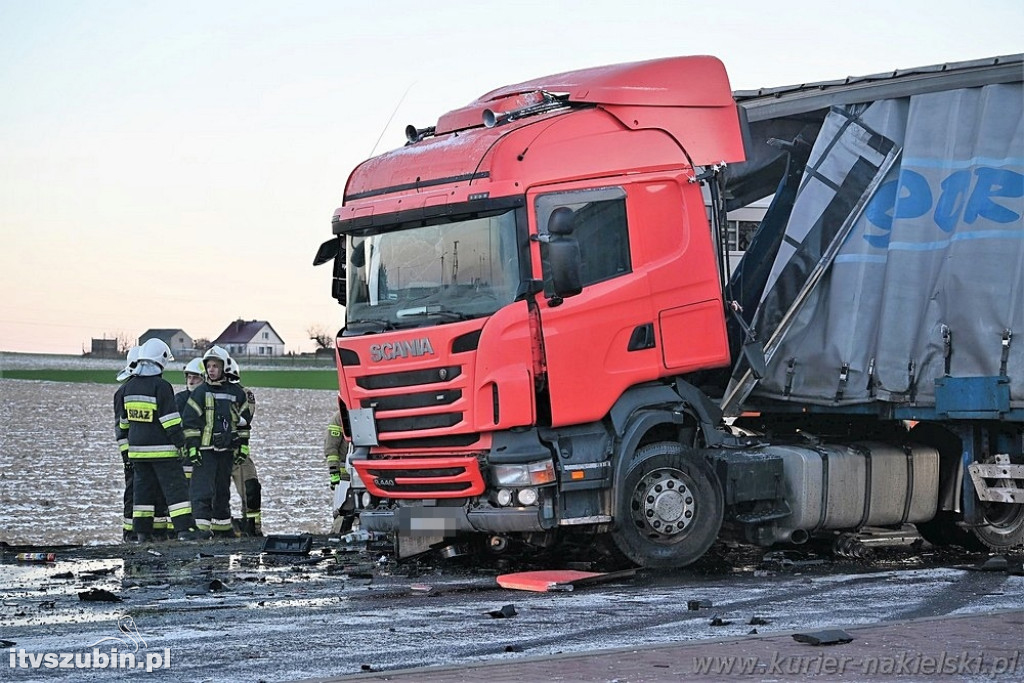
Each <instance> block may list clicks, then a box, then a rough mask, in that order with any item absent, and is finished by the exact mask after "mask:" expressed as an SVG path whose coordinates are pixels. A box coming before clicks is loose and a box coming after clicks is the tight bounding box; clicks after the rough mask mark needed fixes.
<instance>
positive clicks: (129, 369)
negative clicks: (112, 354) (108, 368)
mask: <svg viewBox="0 0 1024 683" xmlns="http://www.w3.org/2000/svg"><path fill="white" fill-rule="evenodd" d="M138 364H139V347H138V346H133V347H131V348H130V349H128V357H127V359H126V361H125V366H124V370H122V371H121V372H119V373H117V381H118V382H123V381H125V380H126V379H128V378H129V377H131V376H132V375H133V374H135V366H137V365H138Z"/></svg>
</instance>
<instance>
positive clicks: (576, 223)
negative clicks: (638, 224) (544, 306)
mask: <svg viewBox="0 0 1024 683" xmlns="http://www.w3.org/2000/svg"><path fill="white" fill-rule="evenodd" d="M559 207H567V208H569V209H571V210H572V212H573V235H572V236H573V237H574V238H575V239H576V240H577V241H578V242H579V245H580V257H581V259H582V267H581V270H580V282H581V283H582V285H583V286H584V287H586V286H588V285H592V284H594V283H595V282H601V281H603V280H608V279H610V278H613V277H617V276H619V275H622V274H624V273H628V272H630V269H631V264H630V259H629V229H628V225H627V222H626V192H625V190H623V189H622V188H620V187H606V188H600V189H595V190H580V191H578V192H563V193H558V194H548V195H542V196H540V197H538V198H537V203H536V209H537V211H536V213H537V222H538V232H539V234H540V235H541V236H542V237H543V236H545V235H547V224H548V217H549V216H550V215H551V212H552V211H554V210H555V209H557V208H559ZM545 246H546V245H545V243H544V242H543V241H542V242H541V261H542V263H543V268H544V292H545V294H547V295H548V296H551V295H552V293H553V290H552V288H551V277H550V272H549V268H548V264H547V259H546V257H545V251H546V250H545Z"/></svg>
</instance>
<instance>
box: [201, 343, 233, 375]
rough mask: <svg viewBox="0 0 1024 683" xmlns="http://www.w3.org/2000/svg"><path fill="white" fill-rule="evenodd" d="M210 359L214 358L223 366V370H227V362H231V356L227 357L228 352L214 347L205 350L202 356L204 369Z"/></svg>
mask: <svg viewBox="0 0 1024 683" xmlns="http://www.w3.org/2000/svg"><path fill="white" fill-rule="evenodd" d="M211 358H216V359H217V360H219V361H220V362H221V363H222V364H223V367H224V369H225V370H227V367H228V361H230V360H231V356H229V355H228V352H227V351H225V350H224V349H222V348H221V347H219V346H216V345H214V346H211V347H210V348H208V349H207V350H206V353H204V354H203V367H204V368H205V367H206V363H207V361H209V360H210V359H211Z"/></svg>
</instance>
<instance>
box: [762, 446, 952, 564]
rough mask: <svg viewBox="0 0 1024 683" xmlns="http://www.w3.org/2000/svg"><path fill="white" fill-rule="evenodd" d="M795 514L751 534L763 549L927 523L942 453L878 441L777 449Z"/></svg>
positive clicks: (772, 451)
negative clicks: (827, 534) (835, 533)
mask: <svg viewBox="0 0 1024 683" xmlns="http://www.w3.org/2000/svg"><path fill="white" fill-rule="evenodd" d="M759 450H760V451H761V452H764V453H765V454H766V455H776V456H779V457H781V458H782V460H783V472H784V475H783V476H784V481H785V497H786V500H787V502H788V503H789V506H790V508H791V510H792V514H791V515H789V516H787V517H785V518H782V519H780V520H778V522H776V523H775V524H772V525H770V526H762V527H759V528H757V529H756V530H752V532H753V533H752V534H751V536H753V538H752V539H751V540H752V541H754V542H756V543H758V544H759V545H771V544H772V543H780V542H802V541H803V540H806V539H807V537H808V535H809V534H810V533H812V532H814V531H823V530H853V529H859V528H860V527H863V526H885V525H892V524H902V523H906V522H923V521H927V520H929V519H931V518H932V517H934V516H935V511H936V509H937V507H938V491H939V453H938V451H936V450H935V449H934V448H929V447H926V446H917V445H915V446H909V445H908V446H906V447H900V446H895V445H890V444H886V443H881V442H876V441H865V442H858V443H853V444H848V445H835V444H819V445H814V446H798V445H775V446H767V447H764V448H762V449H759Z"/></svg>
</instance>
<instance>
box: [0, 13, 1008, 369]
mask: <svg viewBox="0 0 1024 683" xmlns="http://www.w3.org/2000/svg"><path fill="white" fill-rule="evenodd" d="M780 6H781V7H780ZM1022 36H1024V2H1021V1H1020V0H1006V1H1003V0H975V1H974V2H964V1H963V0H955V1H948V0H898V1H893V0H885V1H878V0H860V1H859V2H857V3H852V4H851V3H834V2H822V1H821V0H807V1H805V0H792V1H786V0H781V2H776V3H766V2H763V1H756V0H750V1H747V0H735V1H734V2H728V3H719V2H702V3H696V2H688V1H683V0H675V1H673V2H669V1H665V2H644V1H636V2H622V1H621V0H615V1H611V0H588V1H577V0H572V1H566V2H560V1H558V0H546V1H545V2H533V1H530V2H517V1H515V0H506V1H505V2H466V1H462V0H451V1H445V0H435V1H434V2H422V1H421V2H397V1H389V0H375V1H374V2H365V1H364V2H343V1H341V0H336V1H334V2H327V1H316V2H314V1H307V2H302V1H301V0H297V1H295V2H281V1H280V0H278V1H275V2H268V1H264V0H231V1H225V0H218V1H215V2H210V1H209V0H203V1H201V2H195V1H192V0H176V1H175V2H169V1H167V0H159V1H156V2H153V1H140V0H107V1H99V0H66V1H55V0H34V1H25V0H0V235H2V240H3V241H2V249H0V292H2V294H0V350H2V351H37V352H46V353H80V352H81V351H82V349H83V348H87V347H88V344H89V340H90V339H91V338H92V337H103V336H107V337H114V336H126V337H129V338H135V337H137V336H138V335H139V334H141V333H142V332H144V331H145V330H146V329H148V328H151V327H156V328H181V329H184V330H185V332H187V333H188V334H190V335H191V336H193V337H207V338H212V337H214V336H216V335H217V334H219V333H220V332H221V331H222V330H223V328H224V327H226V326H227V324H228V323H229V322H231V321H232V320H234V319H236V318H239V317H241V318H245V319H261V320H268V321H269V322H270V323H271V324H272V325H273V326H274V329H276V330H277V332H278V333H279V334H280V335H281V336H282V337H283V338H284V341H285V343H286V345H287V349H288V350H290V351H294V352H300V351H311V350H313V348H314V347H315V345H314V344H313V342H311V341H309V339H307V336H308V335H307V334H306V330H307V329H309V328H311V327H320V328H323V329H326V330H328V331H330V332H334V331H336V330H337V329H338V328H339V327H340V326H341V324H342V313H343V311H342V309H341V307H340V306H338V305H337V303H335V302H334V300H333V299H331V297H330V291H329V288H330V275H331V274H330V266H327V265H325V266H321V267H319V268H313V267H312V266H311V265H310V264H311V262H312V258H313V255H314V253H315V252H316V249H317V247H318V246H319V245H320V243H321V242H323V241H324V240H326V239H328V238H330V237H331V223H330V221H331V215H332V213H333V211H334V209H335V208H337V206H338V205H339V204H340V202H341V193H342V189H343V187H344V185H345V180H346V179H347V177H348V174H349V172H350V171H351V170H352V169H353V168H354V167H355V165H356V164H358V163H359V162H360V161H362V160H363V159H365V158H367V157H369V156H370V155H371V154H372V153H380V152H384V151H386V150H389V149H393V148H395V147H399V146H401V145H402V144H403V143H404V142H405V137H404V133H403V130H404V128H405V126H406V125H407V124H409V123H413V124H415V125H416V126H417V127H424V126H428V125H433V124H434V123H435V122H436V120H437V118H438V116H440V115H441V114H443V113H445V112H446V111H449V110H451V109H455V108H457V107H460V106H462V105H465V104H467V103H469V102H470V101H472V100H474V99H476V98H477V97H478V96H479V95H482V94H483V93H485V92H487V91H489V90H492V89H494V88H497V87H499V86H502V85H506V84H509V83H515V82H518V81H523V80H527V79H529V78H534V77H537V76H543V75H547V74H552V73H558V72H561V71H567V70H571V69H578V68H583V67H588V66H599V65H602V64H612V63H616V62H628V61H637V60H643V59H653V58H657V57H668V56H674V55H690V54H712V55H715V56H717V57H719V58H720V59H721V60H722V61H723V62H724V63H725V66H726V68H727V69H728V71H729V73H730V78H731V81H732V86H733V88H734V89H750V88H756V87H760V86H776V85H788V84H792V83H801V82H809V81H820V80H827V79H834V78H841V77H845V76H848V75H865V74H873V73H879V72H885V71H891V70H893V69H898V68H908V67H914V66H923V65H929V64H938V63H942V62H954V61H963V60H969V59H977V58H983V57H992V56H996V55H1005V54H1013V53H1018V52H1024V38H1022ZM389 120H390V123H389ZM378 138H379V139H380V142H379V144H377V141H378Z"/></svg>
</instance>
